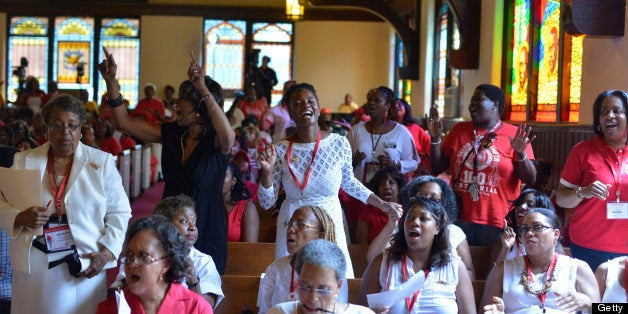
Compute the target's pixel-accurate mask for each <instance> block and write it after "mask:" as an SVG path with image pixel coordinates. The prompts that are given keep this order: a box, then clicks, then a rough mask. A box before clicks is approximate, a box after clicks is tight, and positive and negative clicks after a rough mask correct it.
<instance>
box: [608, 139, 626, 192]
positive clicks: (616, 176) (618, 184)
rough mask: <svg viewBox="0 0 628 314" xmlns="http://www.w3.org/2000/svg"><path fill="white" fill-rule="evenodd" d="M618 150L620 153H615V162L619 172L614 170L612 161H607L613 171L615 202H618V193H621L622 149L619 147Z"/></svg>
mask: <svg viewBox="0 0 628 314" xmlns="http://www.w3.org/2000/svg"><path fill="white" fill-rule="evenodd" d="M620 151H621V154H617V153H615V154H616V155H617V160H616V162H617V163H618V164H619V174H617V171H616V170H615V166H613V162H612V161H609V164H610V166H611V171H612V172H613V178H614V179H615V196H616V197H617V199H616V201H617V203H619V195H620V194H621V168H622V166H623V164H624V150H623V149H621V150H620ZM620 155H621V157H620Z"/></svg>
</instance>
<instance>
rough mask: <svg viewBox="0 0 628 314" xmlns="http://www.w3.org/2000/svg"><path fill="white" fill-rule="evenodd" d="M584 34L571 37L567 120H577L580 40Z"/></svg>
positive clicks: (580, 68)
mask: <svg viewBox="0 0 628 314" xmlns="http://www.w3.org/2000/svg"><path fill="white" fill-rule="evenodd" d="M583 40H584V36H578V37H573V36H572V37H571V64H570V73H569V122H578V121H579V118H580V115H579V112H580V92H581V85H582V42H583Z"/></svg>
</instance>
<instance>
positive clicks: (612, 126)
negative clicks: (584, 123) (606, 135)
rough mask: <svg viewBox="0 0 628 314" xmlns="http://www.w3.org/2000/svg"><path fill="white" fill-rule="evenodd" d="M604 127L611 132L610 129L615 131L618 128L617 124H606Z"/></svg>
mask: <svg viewBox="0 0 628 314" xmlns="http://www.w3.org/2000/svg"><path fill="white" fill-rule="evenodd" d="M604 126H606V128H607V129H609V130H612V129H616V128H618V127H619V125H618V124H617V123H613V122H610V123H606V124H605V125H604Z"/></svg>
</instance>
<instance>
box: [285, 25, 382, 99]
mask: <svg viewBox="0 0 628 314" xmlns="http://www.w3.org/2000/svg"><path fill="white" fill-rule="evenodd" d="M392 32H393V30H392V27H391V26H390V25H389V24H388V23H382V22H318V21H303V22H297V23H296V24H295V37H294V79H295V80H297V82H307V83H310V84H312V85H314V87H315V88H316V90H317V94H318V97H319V101H320V105H321V106H322V107H329V108H330V109H332V111H335V110H337V108H338V105H339V104H340V103H342V102H343V101H344V95H345V94H346V93H351V94H353V99H354V101H355V102H356V103H358V104H363V103H364V102H365V101H366V93H367V92H368V90H369V89H371V88H374V87H377V86H380V85H386V86H389V82H388V78H389V77H390V67H389V60H390V59H391V58H392V56H391V53H390V47H389V46H388V43H390V42H391V36H392Z"/></svg>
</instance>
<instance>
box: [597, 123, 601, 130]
mask: <svg viewBox="0 0 628 314" xmlns="http://www.w3.org/2000/svg"><path fill="white" fill-rule="evenodd" d="M597 130H598V131H600V132H602V128H601V127H600V125H599V124H598V125H597Z"/></svg>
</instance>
